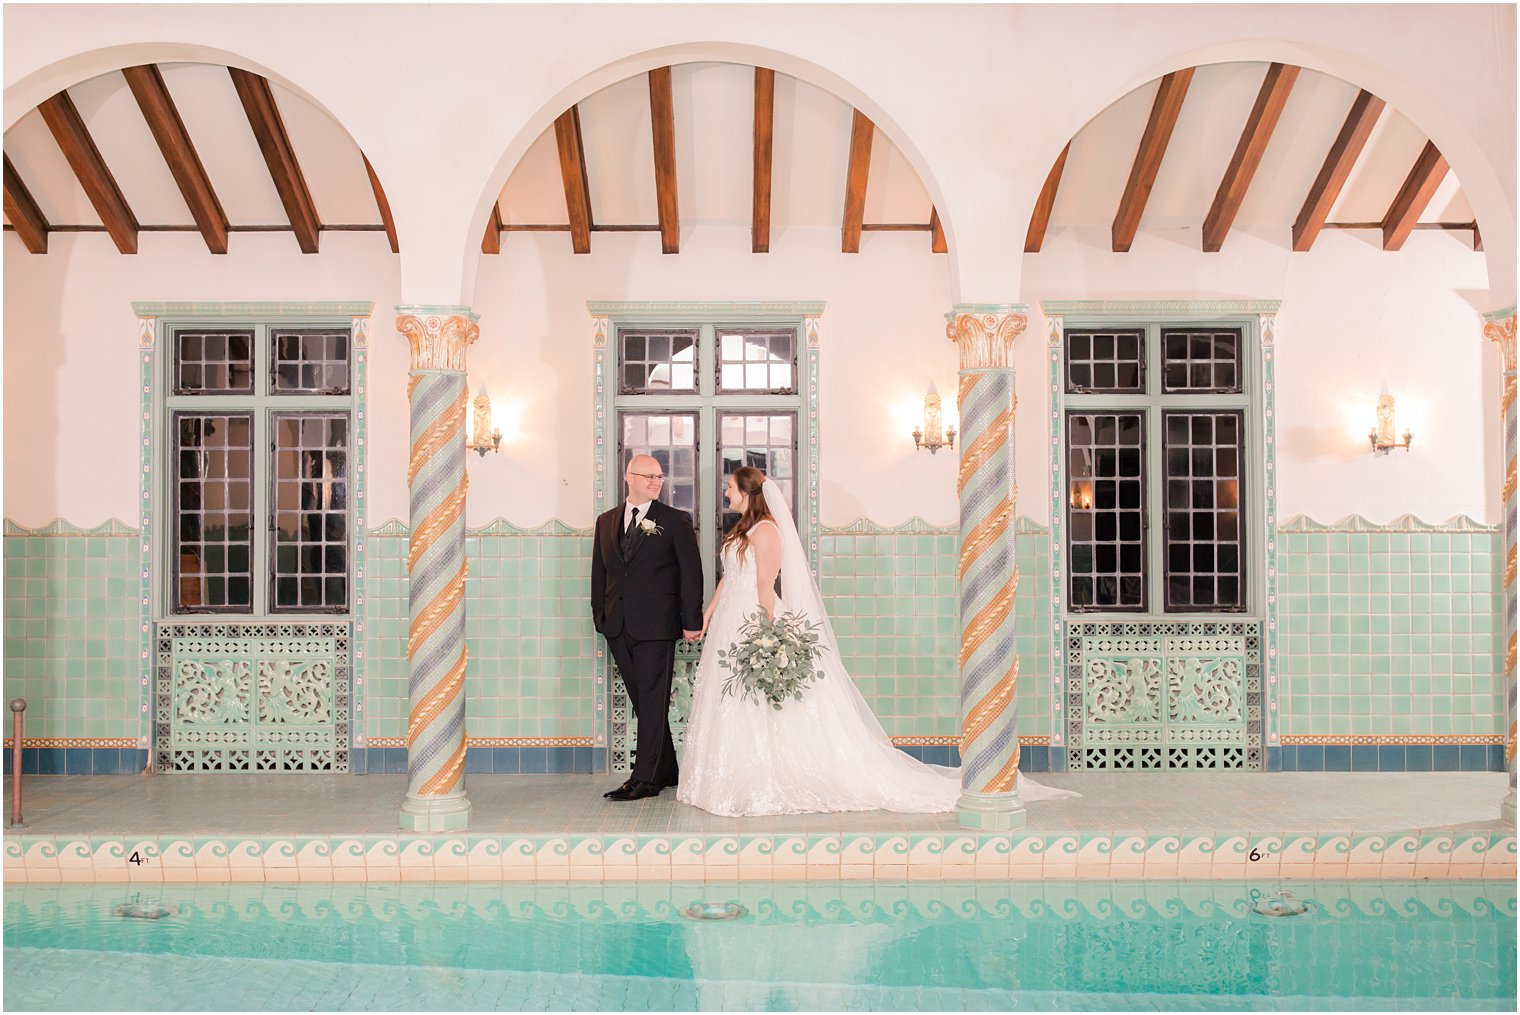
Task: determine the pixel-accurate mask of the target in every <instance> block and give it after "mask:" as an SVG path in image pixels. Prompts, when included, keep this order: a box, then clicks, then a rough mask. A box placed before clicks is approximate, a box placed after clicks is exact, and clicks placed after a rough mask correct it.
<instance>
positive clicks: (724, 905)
mask: <svg viewBox="0 0 1520 1015" xmlns="http://www.w3.org/2000/svg"><path fill="white" fill-rule="evenodd" d="M681 915H682V916H684V917H686V919H688V920H737V919H739V917H741V916H748V915H749V910H747V909H745V908H744V907H743V906H741V905H739V904H738V903H737V902H693V903H692V904H691V905H689V906H687V907H686V908H685V909H683V910H681Z"/></svg>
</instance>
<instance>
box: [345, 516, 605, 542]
mask: <svg viewBox="0 0 1520 1015" xmlns="http://www.w3.org/2000/svg"><path fill="white" fill-rule="evenodd" d="M595 531H596V530H595V529H577V528H575V527H574V526H571V525H566V524H565V523H564V522H562V521H560V520H559V519H558V518H550V519H549V520H548V521H546V522H544V523H543V524H541V525H537V526H535V527H533V528H530V529H525V528H521V527H519V526H517V525H513V524H512V523H511V522H509V521H507V520H506V519H505V518H496V519H493V520H492V521H490V522H487V523H486V524H485V525H482V526H480V527H479V528H473V529H471V528H467V529H465V532H464V534H465V535H466V536H583V537H586V538H590V537H591V536H592V535H593V534H594V533H595ZM410 532H411V529H410V528H409V527H408V526H407V524H406V523H405V522H403V521H402V520H401V519H399V518H392V519H389V520H388V521H386V522H384V523H383V524H381V525H380V526H378V527H377V528H372V529H370V530H369V534H370V535H371V536H405V535H408V534H410Z"/></svg>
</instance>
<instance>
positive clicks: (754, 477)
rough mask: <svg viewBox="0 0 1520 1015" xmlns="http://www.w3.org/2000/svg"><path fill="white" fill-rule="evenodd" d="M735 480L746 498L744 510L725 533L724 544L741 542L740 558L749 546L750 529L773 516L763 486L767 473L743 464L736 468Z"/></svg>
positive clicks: (742, 557) (741, 558)
mask: <svg viewBox="0 0 1520 1015" xmlns="http://www.w3.org/2000/svg"><path fill="white" fill-rule="evenodd" d="M733 475H734V482H735V483H736V484H737V485H738V487H739V491H740V492H741V493H743V494H744V496H745V497H746V498H748V499H747V500H746V501H745V504H744V512H743V513H742V514H741V515H739V520H738V521H737V522H735V523H734V524H733V527H732V528H730V529H729V530H728V531H727V532H725V533H724V534H723V545H724V546H727V545H728V544H729V543H733V542H737V543H738V544H739V548H738V554H739V559H740V560H743V559H744V550H745V548H746V547H748V546H749V530H750V529H753V528H754V527H755V526H756V525H758V524H760V523H761V522H763V521H765V520H766V519H767V518H769V517H770V516H771V512H770V508H768V507H766V505H765V494H764V493H763V492H762V488H763V487H764V486H765V473H763V472H761V471H760V470H759V469H757V468H755V467H754V466H752V465H741V466H739V467H738V468H737V469H735V470H734V473H733Z"/></svg>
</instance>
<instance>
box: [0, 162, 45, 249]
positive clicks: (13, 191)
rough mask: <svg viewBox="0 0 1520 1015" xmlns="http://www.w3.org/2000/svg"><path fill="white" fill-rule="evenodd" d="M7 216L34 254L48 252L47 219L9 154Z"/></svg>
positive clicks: (6, 170)
mask: <svg viewBox="0 0 1520 1015" xmlns="http://www.w3.org/2000/svg"><path fill="white" fill-rule="evenodd" d="M5 217H6V218H8V219H10V222H11V225H12V226H14V227H15V229H16V235H17V236H19V237H21V242H22V243H24V244H26V249H27V250H29V251H31V252H32V253H34V254H46V253H47V247H48V223H47V219H46V218H45V217H43V214H42V209H41V208H39V207H37V202H36V200H35V199H33V197H32V192H31V191H30V190H27V189H26V184H25V183H23V182H21V174H20V173H18V172H16V167H15V166H13V165H11V157H10V156H9V155H7V156H5Z"/></svg>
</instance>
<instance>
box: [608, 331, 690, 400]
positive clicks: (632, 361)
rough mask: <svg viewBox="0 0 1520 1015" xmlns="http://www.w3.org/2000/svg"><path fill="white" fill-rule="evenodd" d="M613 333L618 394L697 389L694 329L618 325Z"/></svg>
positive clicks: (688, 391)
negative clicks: (621, 326) (624, 327)
mask: <svg viewBox="0 0 1520 1015" xmlns="http://www.w3.org/2000/svg"><path fill="white" fill-rule="evenodd" d="M617 336H618V391H619V392H620V393H621V394H624V395H632V394H650V393H666V392H687V393H694V392H695V391H696V390H697V360H696V356H697V337H698V332H696V331H694V330H690V329H675V330H650V329H646V328H638V329H633V328H629V329H622V328H620V329H618V333H617Z"/></svg>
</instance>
